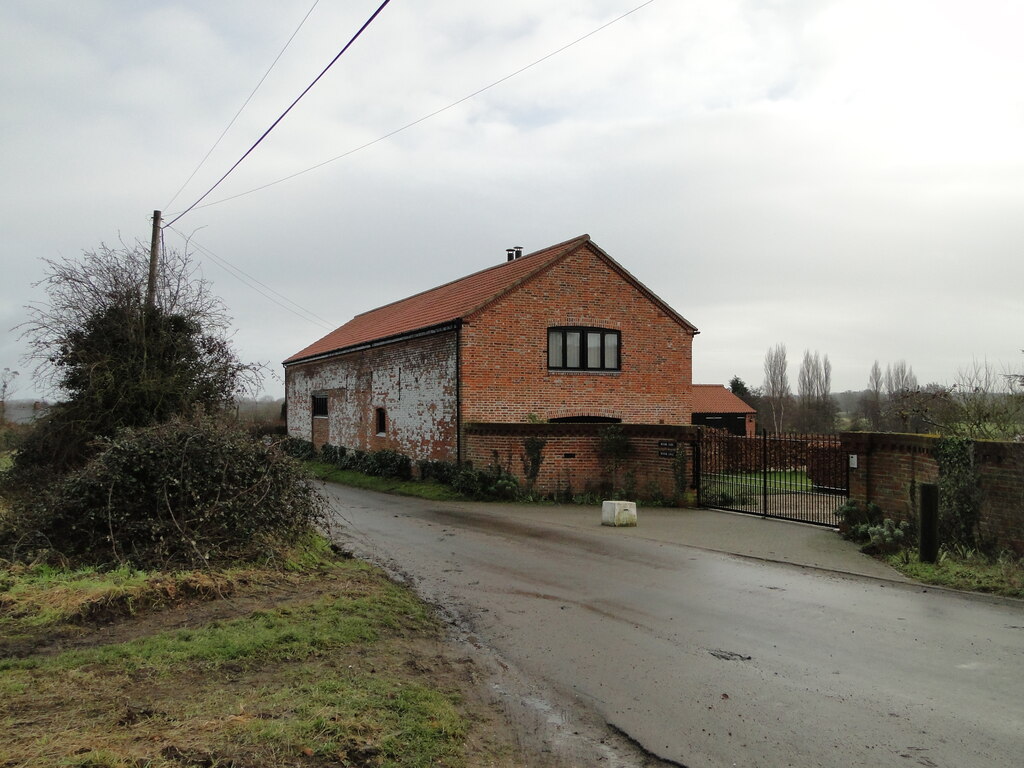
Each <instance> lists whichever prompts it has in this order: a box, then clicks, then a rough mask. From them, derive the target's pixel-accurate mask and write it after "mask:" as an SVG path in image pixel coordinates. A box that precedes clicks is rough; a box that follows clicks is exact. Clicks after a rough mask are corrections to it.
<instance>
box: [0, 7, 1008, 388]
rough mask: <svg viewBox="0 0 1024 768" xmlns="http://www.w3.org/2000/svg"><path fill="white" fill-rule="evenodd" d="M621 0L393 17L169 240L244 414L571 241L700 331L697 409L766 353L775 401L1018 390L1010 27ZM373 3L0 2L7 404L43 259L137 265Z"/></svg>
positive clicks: (994, 17) (865, 11) (929, 13)
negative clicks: (381, 313) (822, 375)
mask: <svg viewBox="0 0 1024 768" xmlns="http://www.w3.org/2000/svg"><path fill="white" fill-rule="evenodd" d="M643 2H644V0H562V1H561V2H558V3H552V2H550V1H549V0H514V1H510V2H503V3H490V2H488V3H482V2H479V0H448V1H447V2H443V3H442V2H437V0H392V2H391V3H390V4H389V5H388V6H387V7H386V8H385V9H384V10H383V11H382V12H381V13H380V15H379V16H378V17H377V19H376V20H375V21H374V22H373V23H372V24H371V25H370V26H369V27H368V28H367V29H366V31H365V32H364V33H363V34H362V36H361V37H360V38H359V39H358V40H357V41H356V42H355V43H354V44H353V45H352V47H351V48H350V49H349V50H348V52H347V53H345V54H344V55H343V56H342V57H341V58H340V59H338V61H337V63H336V64H335V65H334V66H333V67H332V68H331V69H330V70H329V71H328V72H327V73H326V74H325V75H324V76H323V78H322V79H321V80H320V81H319V82H318V83H317V84H316V85H315V86H314V87H313V88H312V89H311V90H310V91H309V92H308V94H307V95H306V96H305V97H304V98H303V99H302V100H301V101H299V103H298V104H297V105H296V106H295V107H294V108H293V109H292V111H291V112H290V113H289V114H288V116H287V117H285V118H284V119H283V120H282V121H281V122H280V123H279V124H278V125H277V127H276V128H275V129H274V130H273V132H271V133H270V134H269V135H268V137H267V138H266V139H265V140H264V141H263V142H262V143H261V144H260V145H259V146H258V147H257V148H256V149H255V150H254V151H253V152H252V153H251V154H250V155H249V156H248V157H247V158H246V159H245V160H244V161H243V162H242V163H241V164H240V165H239V166H238V168H237V169H236V170H235V171H234V172H233V173H231V174H230V175H229V176H228V177H227V179H225V180H224V181H223V182H222V183H221V185H220V186H219V187H217V188H216V189H215V190H214V191H213V192H212V193H211V194H210V195H209V196H208V197H207V198H205V200H203V202H202V203H201V204H200V206H197V207H196V208H194V209H192V210H191V211H189V212H188V213H187V214H186V215H184V216H183V217H182V218H181V219H180V220H179V221H177V222H176V223H175V224H174V225H173V228H167V229H165V230H164V242H165V246H166V247H167V248H175V249H179V250H180V249H182V248H185V247H186V246H187V247H188V248H190V249H191V250H193V251H194V252H195V257H196V259H197V263H198V265H199V267H200V269H201V273H202V275H203V276H204V277H205V278H206V279H208V280H210V281H211V282H212V284H213V288H214V290H215V292H216V293H218V294H219V295H220V296H221V297H222V298H223V300H224V302H225V303H226V304H227V307H228V310H229V313H230V315H231V316H232V318H233V320H234V332H233V342H234V345H235V348H236V350H237V352H238V353H239V355H240V356H241V357H242V358H243V359H244V360H248V361H262V362H266V363H269V365H270V370H271V371H272V374H273V375H272V376H268V378H267V380H266V384H265V390H264V394H265V395H271V396H275V397H276V396H282V395H283V391H284V387H283V373H282V369H281V366H280V361H282V360H283V359H285V358H286V357H288V356H289V355H291V354H293V353H294V352H296V351H298V350H299V349H302V348H303V347H305V346H307V345H308V344H310V343H311V342H313V341H315V340H316V339H318V338H320V337H321V336H323V335H324V334H326V333H327V332H328V331H330V330H332V329H333V328H335V327H337V326H339V325H342V324H343V323H345V322H347V321H348V320H349V319H350V318H351V317H352V316H354V315H355V314H358V313H361V312H364V311H366V310H368V309H372V308H374V307H377V306H380V305H382V304H385V303H388V302H391V301H395V300H397V299H400V298H403V297H405V296H408V295H411V294H413V293H418V292H420V291H422V290H426V289H428V288H431V287H434V286H436V285H439V284H441V283H445V282H448V281H450V280H453V279H456V278H459V277H462V276H464V275H467V274H470V273H472V272H475V271H478V270H480V269H483V268H486V267H488V266H491V265H493V264H497V263H500V262H502V261H503V260H504V259H505V249H506V248H507V247H511V246H517V245H518V246H523V247H524V249H525V251H526V252H531V251H534V250H539V249H541V248H544V247H546V246H548V245H551V244H554V243H558V242H561V241H563V240H567V239H569V238H572V237H575V236H577V235H580V234H582V233H589V234H590V235H591V237H592V238H593V239H594V241H595V242H596V243H597V244H598V245H599V246H601V247H602V248H603V249H604V250H605V251H606V252H608V253H609V254H610V255H611V256H612V257H613V258H615V259H616V260H617V261H618V262H619V263H620V264H622V265H623V266H624V267H625V268H626V269H628V270H629V271H630V272H631V273H632V274H633V275H634V276H636V277H637V278H638V279H639V280H640V281H641V282H643V283H644V284H646V285H647V286H648V287H650V288H651V289H652V290H653V291H654V292H655V293H657V294H658V295H659V296H660V297H661V298H662V299H664V300H665V301H666V302H667V303H668V304H670V305H671V306H672V307H673V308H675V309H676V310H677V311H678V312H679V313H680V314H681V315H683V316H684V317H685V318H686V319H687V320H689V321H690V322H691V323H693V324H694V325H696V326H697V328H699V329H700V335H699V336H697V338H696V339H695V342H694V376H693V378H694V382H695V383H722V384H725V383H727V382H728V381H729V379H731V378H732V377H733V376H734V375H738V376H740V377H741V378H743V379H744V381H745V382H747V383H748V384H749V385H751V386H757V385H759V384H761V382H762V380H763V362H764V357H765V353H766V351H767V350H768V349H769V348H770V347H773V346H774V345H776V344H780V343H782V344H785V345H786V348H787V350H788V357H789V361H790V368H789V378H790V382H791V384H792V386H793V388H794V389H795V388H796V382H797V374H798V369H799V363H800V359H801V357H802V355H803V353H804V351H805V350H810V351H812V352H813V351H818V352H819V353H820V354H822V355H828V357H829V360H830V361H831V364H832V388H833V390H834V391H843V390H847V389H863V388H864V387H865V386H866V385H867V379H868V375H869V371H870V368H871V365H872V363H873V362H874V361H875V360H878V361H879V362H880V364H881V366H882V368H883V369H884V368H885V366H886V365H887V364H889V363H895V362H897V361H901V360H905V361H906V362H907V363H909V364H910V365H911V366H912V367H913V369H914V372H915V374H916V376H917V378H918V380H919V381H920V383H922V384H925V383H928V382H938V383H952V382H953V380H954V379H955V377H956V375H957V371H958V370H960V369H963V368H966V367H969V366H971V365H972V364H973V363H975V362H977V361H982V362H988V363H989V364H992V365H994V366H998V367H1000V368H1004V367H1006V368H1012V369H1016V370H1020V369H1021V368H1024V354H1022V352H1021V350H1022V348H1024V291H1022V288H1024V258H1022V255H1024V254H1022V251H1024V139H1022V137H1024V88H1022V86H1021V84H1022V83H1024V46H1021V45H1020V44H1019V42H1020V39H1021V37H1022V35H1024V8H1022V5H1024V4H1020V3H1017V2H1012V1H1009V0H1007V1H1003V2H997V1H995V0H974V1H973V2H967V1H966V0H961V1H959V2H954V1H952V0H895V1H894V0H835V1H833V0H813V1H812V0H793V2H784V1H783V0H776V1H775V2H743V1H741V0H653V1H652V2H648V3H644V4H643V5H642V7H638V6H641V4H642V3H643ZM379 3H380V0H368V1H364V0H346V1H345V2H342V1H341V0H319V2H317V3H315V5H314V2H313V0H218V2H208V1H207V0H181V1H178V2H174V1H170V0H168V1H166V2H160V1H158V0H153V1H151V2H145V1H144V0H136V1H134V2H123V1H121V2H118V1H116V0H81V1H80V2H74V3H68V2H67V0H5V2H3V3H2V4H0V97H2V104H3V114H2V117H0V146H2V152H0V191H2V200H3V205H2V207H0V231H2V238H0V254H2V262H0V264H2V270H0V368H7V367H9V368H14V369H21V370H22V371H23V372H24V373H25V374H26V375H23V376H21V377H19V380H18V392H17V394H16V395H15V396H16V397H34V396H40V395H42V394H45V392H42V391H41V389H40V387H39V386H37V385H35V384H33V382H32V380H31V376H29V375H27V374H28V373H29V366H28V365H27V363H26V362H25V361H24V360H23V355H24V353H25V351H26V345H25V343H24V341H23V340H22V339H21V338H20V332H19V331H18V330H16V329H15V326H17V325H18V324H19V323H20V322H22V321H23V320H24V318H25V314H24V306H25V305H26V304H27V303H28V302H31V301H40V300H44V299H45V295H44V294H43V293H42V291H41V290H40V289H39V288H38V287H37V286H35V285H34V284H35V283H36V282H37V281H39V280H40V279H41V278H42V277H43V274H44V272H43V270H44V265H43V262H42V261H41V260H42V259H60V258H77V257H78V256H79V255H80V254H81V253H82V252H83V251H85V250H90V249H93V248H95V247H97V246H98V245H100V244H101V243H106V244H107V245H110V246H118V245H119V244H120V242H125V243H133V242H135V241H136V240H140V241H143V242H144V243H146V244H147V245H148V242H149V238H150V231H151V229H150V228H151V224H150V219H151V217H152V214H153V211H154V210H161V211H163V213H164V222H165V223H166V222H168V221H170V220H171V219H173V218H174V217H175V216H176V215H177V214H179V213H181V212H182V211H184V210H185V209H186V208H188V207H189V206H190V205H191V204H192V203H194V202H195V201H196V200H197V199H198V198H200V196H202V195H203V193H205V192H206V191H207V190H208V189H209V188H210V187H211V186H212V185H213V184H214V183H215V182H216V181H217V180H218V179H219V178H220V177H221V176H222V175H223V174H224V173H225V172H226V171H227V170H228V169H229V168H230V167H231V166H232V165H233V164H234V163H235V161H237V160H238V159H239V158H240V157H241V156H242V155H243V153H244V152H245V151H246V150H247V149H249V147H250V146H251V145H252V144H253V142H255V141H256V139H258V138H259V136H260V135H261V134H263V132H264V131H265V130H266V129H267V128H268V127H269V126H270V125H271V124H272V123H273V122H274V120H275V119H277V117H278V116H279V115H280V114H281V113H282V112H283V111H284V110H285V108H287V107H288V105H289V104H291V103H292V101H293V100H294V99H295V98H296V97H297V96H298V95H299V94H300V93H301V92H302V91H303V89H305V88H306V86H307V85H309V84H310V83H311V82H312V81H313V79H314V78H315V77H316V76H317V75H318V74H319V73H320V72H321V71H322V70H323V69H324V67H325V66H327V64H328V63H329V62H330V61H331V60H332V59H333V58H334V56H335V55H336V54H337V53H338V51H339V50H341V48H342V47H343V46H344V44H345V43H346V42H347V41H348V40H349V38H350V37H351V36H352V35H353V34H354V33H355V32H356V30H358V29H359V27H360V26H361V25H362V24H363V23H364V21H366V19H367V18H369V16H370V15H371V14H372V13H373V11H374V10H376V8H377V6H378V5H379ZM311 8H312V10H310V9H311ZM634 9H636V10H635V12H633V13H628V12H630V11H632V10H634ZM307 13H308V17H307ZM627 13H628V15H626V16H625V17H624V18H619V17H623V15H624V14H627ZM304 18H305V21H304V22H303V19H304ZM616 19H619V20H618V21H614V20H616ZM613 21H614V23H611V24H609V22H613ZM300 23H301V26H300ZM604 25H607V26H604ZM602 27H604V28H603V29H601V28H602ZM296 29H298V31H297V32H296ZM596 30H600V31H596ZM293 33H294V37H293V38H292V39H291V42H290V43H289V42H288V41H289V38H290V37H292V35H293ZM591 33H593V34H591ZM588 35H589V36H588ZM581 38H583V39H581ZM575 41H579V42H575ZM574 42H575V44H573V43H574ZM570 44H571V45H570ZM565 46H569V47H565ZM282 49H284V52H283V54H281V55H280V58H279V59H278V60H277V63H276V64H274V65H273V67H271V65H272V63H273V62H274V60H275V57H277V56H278V54H279V53H281V51H282ZM562 49H564V50H562ZM556 52H557V53H556ZM551 54H554V55H551ZM545 57H548V58H545ZM541 59H543V60H542V61H540V60H541ZM538 61H539V63H536V64H535V65H534V66H529V65H531V64H534V63H535V62H538ZM524 67H528V68H527V69H525V70H524V71H520V70H523V68H524ZM268 69H269V70H270V71H269V74H268V75H267V76H266V79H265V80H264V81H263V83H262V85H260V87H259V88H258V89H257V90H256V92H255V94H254V95H253V97H252V99H251V100H250V101H249V102H248V104H247V105H246V106H245V108H244V109H243V110H242V111H241V113H240V114H239V115H238V118H237V120H235V122H234V123H233V124H232V125H231V127H230V129H229V130H228V131H227V132H226V134H224V136H223V139H222V140H220V142H219V143H218V144H217V146H216V148H215V149H214V150H213V151H212V152H211V153H210V154H209V158H208V159H207V160H206V161H205V163H203V164H202V165H201V167H199V170H198V172H196V173H195V175H194V176H192V177H191V180H189V179H190V175H191V174H192V173H193V171H194V170H195V169H196V168H197V166H199V165H200V161H201V160H202V159H203V157H204V156H205V155H206V154H207V152H209V150H210V149H211V147H213V146H214V144H215V142H217V139H218V137H219V136H221V134H222V132H224V130H225V128H226V127H227V126H228V125H229V123H231V121H232V118H233V117H234V116H235V115H236V113H238V110H239V108H240V107H241V106H242V105H243V103H244V102H245V101H246V98H247V97H248V96H249V95H250V93H252V91H253V89H254V88H255V87H256V86H257V83H259V81H260V78H261V77H263V76H264V74H266V73H267V72H268ZM515 73H518V74H515ZM510 75H514V76H512V77H509V76H510ZM505 78H508V79H505ZM499 81H501V82H499ZM495 83H497V84H495ZM492 84H495V85H494V86H493V87H491V88H487V86H490V85H492ZM484 88H487V89H486V90H484V91H483V92H481V93H477V92H478V91H481V89H484ZM474 93H476V95H475V96H473V97H472V98H466V97H467V96H470V95H471V94H474ZM463 99H465V100H463ZM455 102H460V103H458V104H456V105H455V106H453V107H451V108H450V109H445V110H444V111H441V112H440V113H438V114H436V115H434V116H433V117H430V118H429V119H426V120H423V121H422V122H418V123H417V124H415V125H413V126H412V127H409V128H407V129H406V130H402V131H400V132H398V133H397V134H394V135H392V136H390V137H389V138H386V139H383V140H381V141H376V140H378V139H381V138H382V137H385V136H387V135H388V134H391V133H392V132H394V131H396V130H397V129H400V128H402V127H403V126H406V125H408V124H410V123H413V122H414V121H417V120H420V119H421V118H424V117H426V116H428V115H431V114H432V113H435V112H437V111H438V110H442V109H443V108H445V107H447V106H449V105H452V104H453V103H455ZM370 142H375V143H372V144H370V145H369V146H365V145H367V144H369V143H370ZM354 150H355V151H354ZM335 158H337V159H335ZM308 169H312V170H308ZM307 170H308V172H305V173H300V172H302V171H307ZM297 173H298V174H299V175H297V176H295V175H294V174H297ZM288 177H291V178H288ZM283 179H287V180H283ZM186 182H187V183H186ZM275 182H279V183H275ZM182 185H184V189H183V190H182V191H181V192H180V194H179V193H178V190H179V189H180V188H181V187H182ZM267 185H270V186H267ZM186 238H188V240H186ZM225 264H227V265H230V267H231V268H233V269H235V270H241V271H242V272H244V274H245V276H246V277H245V279H240V277H239V276H238V273H237V272H233V271H232V269H231V268H226V267H225V266H224V265H225ZM253 280H255V281H258V283H253V282H252V281H253ZM253 285H255V286H256V288H254V287H253ZM263 286H266V287H263ZM268 288H269V289H272V290H273V291H274V292H276V293H272V292H270V290H268ZM257 289H259V290H257ZM266 294H269V295H270V297H272V300H271V298H268V297H267V295H266ZM282 297H284V298H282ZM310 313H312V314H310Z"/></svg>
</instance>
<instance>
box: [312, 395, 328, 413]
mask: <svg viewBox="0 0 1024 768" xmlns="http://www.w3.org/2000/svg"><path fill="white" fill-rule="evenodd" d="M313 415H314V416H326V415H327V395H313Z"/></svg>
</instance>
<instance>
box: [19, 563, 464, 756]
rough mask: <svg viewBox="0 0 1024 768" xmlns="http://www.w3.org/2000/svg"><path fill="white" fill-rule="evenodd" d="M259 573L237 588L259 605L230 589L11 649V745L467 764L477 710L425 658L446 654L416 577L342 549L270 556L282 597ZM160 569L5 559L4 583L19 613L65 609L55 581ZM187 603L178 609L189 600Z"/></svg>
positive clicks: (121, 584) (100, 585) (94, 582)
mask: <svg viewBox="0 0 1024 768" xmlns="http://www.w3.org/2000/svg"><path fill="white" fill-rule="evenodd" d="M321 565H322V564H321ZM258 573H259V571H258V570H250V571H248V574H249V576H248V577H247V579H243V580H241V582H240V583H242V584H243V586H242V587H240V588H239V593H238V594H236V595H235V596H234V597H238V598H245V599H246V601H247V602H246V605H247V606H250V607H249V608H242V607H241V606H240V605H234V604H233V603H230V602H229V603H227V604H226V605H225V608H224V609H223V611H226V612H228V613H230V614H234V616H233V617H231V618H225V619H221V620H214V621H200V622H198V623H195V624H194V625H193V626H189V627H188V628H187V629H177V630H166V629H165V630H163V631H148V630H147V631H141V632H139V635H138V636H137V637H135V638H133V639H129V640H127V641H124V642H114V643H104V642H102V641H99V642H92V643H91V644H87V646H88V647H84V648H81V649H79V650H72V651H66V652H63V653H38V654H37V653H28V654H27V655H26V654H22V655H21V656H20V657H17V658H6V659H4V660H0V672H2V673H0V734H2V735H0V753H2V754H3V755H4V757H5V758H6V760H7V761H9V762H10V764H11V765H18V766H26V767H28V766H52V765H65V766H81V767H82V768H84V767H85V766H92V767H93V768H95V767H97V766H109V767H110V768H129V767H130V766H136V767H137V766H140V765H146V766H150V768H172V767H173V766H180V765H182V764H186V765H231V764H238V765H277V766H306V767H313V768H317V767H319V766H325V767H326V766H337V765H366V766H370V765H373V766H391V767H393V768H406V767H409V768H412V767H415V768H420V767H422V768H426V766H449V767H450V768H459V767H460V766H463V765H464V764H465V759H464V748H465V743H466V738H467V729H468V726H469V723H468V721H467V719H466V718H465V716H464V715H463V714H462V713H461V712H460V710H459V702H460V697H459V695H458V694H457V693H456V692H455V691H454V690H452V689H450V688H449V687H448V686H447V684H445V683H441V684H439V683H437V682H436V680H435V679H434V678H432V677H430V676H429V675H427V674H425V673H424V672H423V670H431V672H430V674H431V675H432V674H434V672H433V670H434V668H435V667H437V664H438V663H437V662H436V660H435V659H436V657H435V656H434V655H430V656H419V655H417V654H422V653H424V651H420V650H418V648H419V646H418V645H417V643H422V642H434V638H436V637H437V636H438V628H437V625H436V622H435V620H434V619H433V618H432V616H431V615H430V614H429V613H428V611H427V609H426V607H425V606H424V605H423V604H422V603H420V602H419V601H418V600H417V599H416V598H415V596H414V595H413V594H412V593H411V592H410V591H408V590H407V589H405V588H404V587H400V586H398V585H396V584H394V583H393V582H391V581H389V580H388V579H386V578H385V577H384V575H383V574H382V573H381V572H380V571H379V570H377V569H376V568H373V567H372V566H369V565H367V564H365V563H362V562H360V561H356V560H342V561H337V562H334V563H332V564H331V565H330V567H329V568H325V567H318V568H316V569H314V570H309V571H306V572H303V573H301V575H296V573H295V572H288V571H285V570H281V569H276V570H272V571H266V572H264V576H265V579H266V580H267V581H276V580H284V586H286V587H287V588H288V589H287V590H286V594H287V595H288V596H290V597H289V598H288V599H287V600H285V601H284V602H283V603H281V602H280V601H278V602H277V603H276V604H275V601H274V600H269V599H265V598H263V597H262V596H263V595H264V591H263V589H262V586H265V585H262V586H261V587H258V588H254V587H253V582H254V581H258ZM159 577H160V575H159V574H152V573H151V574H141V573H133V572H125V571H115V572H112V573H110V574H108V575H106V574H101V573H98V572H88V573H87V572H75V573H62V572H60V571H58V570H55V569H43V568H37V569H23V570H22V571H11V570H10V569H8V570H7V571H5V572H4V585H5V590H4V592H3V593H2V594H5V595H7V596H8V597H9V596H10V595H11V594H14V595H15V596H16V597H18V596H20V597H19V599H18V601H17V602H16V603H15V604H16V605H17V606H18V607H19V610H20V612H21V613H22V614H23V615H21V616H20V617H19V619H18V620H19V621H23V622H27V623H29V624H38V623H39V622H40V621H42V620H43V619H42V618H41V617H42V615H43V614H46V615H47V618H46V621H47V622H51V623H52V622H53V621H54V619H53V617H52V615H50V614H49V612H48V609H47V606H49V605H51V604H52V603H55V602H60V601H61V599H62V598H61V599H57V598H51V599H47V598H46V597H45V595H46V593H47V590H54V591H55V592H57V593H59V594H64V593H65V592H66V591H67V590H68V588H69V586H71V587H72V588H73V589H74V590H78V591H81V590H84V589H85V585H86V584H89V585H91V586H90V587H89V591H91V592H100V593H102V592H103V591H104V582H106V586H107V590H108V591H116V590H119V589H122V588H125V587H126V585H131V586H132V587H133V588H137V589H143V588H145V587H146V585H149V586H150V587H152V585H153V584H154V583H155V582H156V581H158V579H159ZM162 577H163V578H164V579H165V580H170V579H171V576H170V575H168V574H163V575H162ZM234 578H235V579H236V581H238V580H239V579H238V576H237V574H235V575H234ZM28 594H33V595H35V597H34V598H33V600H28V599H26V598H25V596H26V595H28ZM304 595H310V596H309V597H304ZM314 595H315V596H314ZM253 600H255V604H256V605H257V606H259V605H266V606H267V607H264V608H257V609H256V610H252V609H251V603H252V601H253ZM33 605H34V606H36V609H35V610H36V612H35V613H33V608H32V606H33ZM270 606H273V607H270ZM181 610H183V611H185V613H184V614H181V613H179V614H177V616H178V617H177V618H175V617H169V618H168V619H167V620H166V623H167V624H168V625H171V626H173V625H174V624H176V623H178V622H179V621H180V616H181V615H191V614H190V613H189V612H190V611H191V610H192V609H191V608H189V606H188V605H184V606H182V607H181ZM159 616H160V614H155V615H151V618H159ZM429 647H433V646H429ZM427 653H430V654H435V653H436V651H427ZM5 764H7V763H5Z"/></svg>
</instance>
